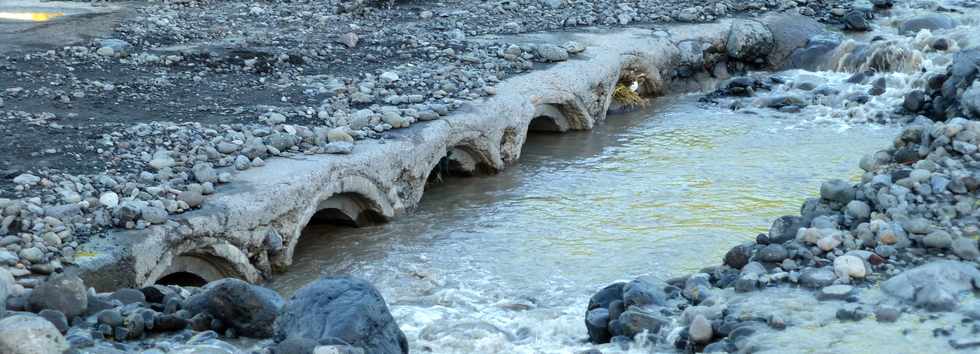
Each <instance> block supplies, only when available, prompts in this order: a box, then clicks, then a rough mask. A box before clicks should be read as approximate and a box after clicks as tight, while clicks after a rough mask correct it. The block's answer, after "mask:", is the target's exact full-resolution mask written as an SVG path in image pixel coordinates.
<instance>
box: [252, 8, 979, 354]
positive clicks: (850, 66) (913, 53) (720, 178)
mask: <svg viewBox="0 0 980 354" xmlns="http://www.w3.org/2000/svg"><path fill="white" fill-rule="evenodd" d="M930 11H931V10H928V9H921V8H911V9H909V8H904V7H900V8H899V9H896V10H894V11H893V12H892V14H893V15H892V17H889V16H885V18H884V19H881V20H879V21H877V22H876V23H875V26H876V29H875V32H873V33H870V34H865V35H861V36H857V37H854V41H856V42H860V41H869V40H871V38H874V37H875V36H880V37H882V38H884V39H886V41H885V42H882V41H877V40H876V41H875V42H873V43H872V44H871V47H872V48H876V49H875V50H877V49H883V50H885V52H882V53H886V52H887V53H886V54H887V55H884V56H885V57H887V58H888V60H891V61H892V62H890V63H884V64H882V63H875V64H874V65H878V66H879V67H869V66H868V65H867V63H870V61H869V62H867V63H862V62H855V61H854V60H853V58H854V56H853V55H852V52H848V51H853V52H855V53H856V52H857V49H854V48H857V47H859V46H857V45H856V43H855V42H848V41H845V43H844V45H843V46H842V48H845V49H844V50H841V51H840V52H839V53H837V54H836V57H834V58H833V59H834V60H835V61H832V62H830V63H828V65H827V67H826V69H831V70H837V71H838V72H830V71H817V72H807V71H800V70H794V71H787V72H782V73H778V74H777V75H778V76H780V77H782V78H783V79H784V80H782V81H785V82H786V83H785V84H783V85H779V86H778V87H775V88H774V89H773V90H772V91H771V92H767V93H764V94H763V95H764V96H778V95H799V96H802V97H804V98H805V100H806V101H808V102H809V104H808V106H807V107H804V108H802V109H801V110H799V111H798V112H795V113H783V112H781V111H779V110H775V109H769V108H764V107H761V106H764V105H765V104H764V103H762V102H764V101H765V99H746V100H743V101H742V103H740V104H739V105H738V106H740V107H747V108H744V109H739V110H734V111H733V110H731V109H729V106H730V103H732V102H731V101H724V102H721V103H719V104H708V103H700V102H698V99H697V98H698V96H696V95H683V96H675V97H667V98H661V99H657V100H655V101H654V102H653V104H652V105H651V108H648V109H645V110H643V111H640V112H634V113H629V114H625V115H613V116H610V117H609V118H608V120H607V121H606V122H604V123H601V124H598V125H597V127H596V128H595V129H594V130H593V131H590V132H572V133H567V134H562V135H548V134H532V135H531V136H529V138H528V142H527V144H526V145H525V147H524V151H523V153H522V156H521V159H520V161H519V163H517V164H516V165H514V166H511V167H510V168H509V169H507V170H505V171H503V172H501V173H500V174H497V175H492V176H481V177H471V178H465V179H462V178H460V179H450V180H447V181H446V182H445V183H442V184H439V185H434V186H430V187H429V188H428V190H427V191H426V192H425V195H424V197H423V200H422V201H421V203H420V204H419V206H418V207H417V208H416V209H415V210H413V211H411V212H410V213H408V214H407V215H402V216H399V217H397V218H395V219H394V220H392V221H391V222H389V223H386V224H382V225H377V226H370V227H363V228H345V227H340V226H333V225H311V226H310V227H308V228H307V230H305V232H304V235H303V238H302V239H301V240H300V243H299V245H298V247H297V249H296V253H295V262H294V264H293V266H292V267H291V268H290V270H289V272H287V273H285V274H282V275H279V276H277V277H276V278H274V279H273V280H272V281H271V282H270V283H268V284H266V285H267V286H270V287H272V288H274V289H277V290H278V291H280V292H281V293H283V294H284V295H289V294H290V293H292V292H293V291H295V290H296V289H298V288H299V287H301V286H303V285H305V284H307V283H308V282H310V281H313V280H315V279H316V278H318V277H320V276H329V275H354V276H358V277H363V278H366V279H368V280H370V281H371V282H373V283H374V284H375V285H376V286H377V287H378V288H379V289H380V291H381V292H382V293H383V294H384V296H385V298H386V299H387V301H388V303H389V305H390V307H391V309H392V313H393V315H394V316H395V318H396V320H397V321H398V323H399V324H400V326H401V328H402V330H403V331H404V332H405V334H406V335H407V336H408V338H409V343H410V345H411V349H412V351H413V352H435V353H569V352H575V351H577V350H581V349H586V348H589V347H590V346H589V345H588V344H587V343H585V340H586V338H587V335H586V329H585V325H584V323H583V321H584V312H585V307H586V303H587V301H588V298H589V297H590V296H591V295H592V294H593V293H594V292H595V291H596V290H597V289H598V288H600V287H602V286H604V285H607V284H609V283H611V282H613V281H616V280H628V279H632V278H633V277H635V276H638V275H646V274H649V275H653V276H656V277H659V278H662V279H666V278H669V277H672V276H679V275H683V274H687V273H690V272H692V271H697V270H698V269H700V268H702V267H706V266H711V265H717V264H718V263H719V262H720V259H721V257H722V255H723V254H724V252H726V251H727V250H728V249H729V248H730V247H732V246H734V245H736V244H739V243H741V242H745V241H747V240H749V239H751V238H753V237H755V235H756V234H757V233H760V232H765V231H766V230H767V229H768V226H769V225H770V223H771V222H772V220H773V219H774V218H776V217H778V216H781V215H789V214H798V213H799V206H800V205H801V204H802V202H803V200H804V199H805V198H808V197H812V196H815V195H818V191H819V186H820V183H821V182H822V181H824V180H827V179H831V178H845V179H848V178H849V179H852V180H856V179H859V178H860V173H861V171H859V170H858V169H857V162H858V160H859V159H860V158H861V156H862V155H864V154H868V153H873V152H875V151H877V150H879V149H882V148H885V147H887V146H888V145H889V144H890V143H891V141H892V138H893V137H894V136H895V134H896V133H897V132H898V131H899V129H900V127H899V126H897V125H890V124H878V122H881V121H888V120H890V119H888V118H890V117H892V112H893V111H894V109H895V108H896V107H898V106H900V104H901V100H902V99H903V97H904V95H905V93H907V92H908V91H909V90H911V89H913V88H921V87H922V86H923V85H924V82H925V78H926V76H925V74H923V71H931V72H935V71H941V70H944V69H942V68H944V67H945V66H946V65H947V64H948V63H949V55H948V52H941V51H935V50H932V49H930V45H931V43H932V42H933V40H934V39H935V38H938V37H939V36H945V38H948V39H951V40H952V41H953V42H954V46H955V47H954V48H952V49H951V50H950V51H949V52H955V51H956V50H957V48H966V47H969V46H975V45H976V41H977V38H978V37H976V35H975V31H974V30H975V28H976V20H974V19H973V18H974V17H975V16H972V15H969V13H967V14H959V13H953V14H952V15H953V16H954V17H955V18H957V20H958V21H959V24H960V26H959V27H957V28H954V29H951V30H943V31H940V32H937V33H932V32H929V31H923V32H920V33H918V35H914V36H912V35H909V36H902V35H900V34H898V33H897V31H896V29H895V28H896V27H897V26H898V23H900V21H899V19H901V18H908V17H910V16H915V15H919V14H923V13H930ZM875 46H878V47H875ZM879 47H881V48H879ZM885 47H887V48H885ZM896 53H897V54H896ZM893 54H894V55H893ZM881 65H885V66H889V67H888V68H882V67H880V66H881ZM869 68H872V69H888V70H886V71H895V72H892V73H880V74H875V78H878V77H884V78H885V80H886V82H887V87H888V90H887V91H886V92H885V94H883V95H880V96H870V97H868V99H867V102H866V103H864V104H859V103H856V102H855V100H853V99H851V98H853V97H854V96H853V95H854V94H860V93H865V92H868V90H869V89H870V87H871V86H870V80H868V81H865V83H863V84H852V83H847V79H848V77H849V76H850V75H851V74H850V73H848V72H854V71H858V70H865V69H869ZM807 87H809V88H807ZM814 87H815V88H818V89H814ZM820 88H823V89H824V90H821V89H820ZM819 92H823V93H819ZM827 92H830V93H827ZM883 118H884V119H883ZM766 291H768V292H771V293H772V298H773V299H774V301H773V302H772V303H767V304H760V305H759V306H760V307H762V308H766V309H767V311H769V310H773V309H776V310H779V311H782V312H783V313H785V314H787V316H790V317H791V318H792V321H794V322H795V323H793V325H791V326H790V328H789V329H787V330H786V331H782V332H776V333H770V334H767V335H764V336H759V337H760V339H758V341H759V342H761V343H763V346H764V347H768V348H769V349H773V348H776V349H778V348H788V347H792V348H794V350H793V351H794V352H814V353H824V352H827V353H830V352H855V353H863V352H880V353H898V352H929V351H931V350H933V349H936V348H945V344H943V343H942V341H941V339H934V338H931V337H929V334H928V333H927V332H928V328H934V327H935V326H937V325H943V324H944V323H945V322H941V321H942V319H938V320H937V319H926V318H923V319H921V320H922V321H940V322H937V323H932V322H930V323H926V324H921V323H920V324H917V323H918V322H917V321H916V320H915V319H912V318H910V317H904V318H903V320H902V321H900V323H898V324H896V325H895V326H894V327H886V326H871V327H873V328H870V327H868V326H865V325H862V324H861V323H841V322H839V321H836V320H835V319H834V318H833V311H832V310H827V311H824V310H820V309H819V308H820V306H821V304H820V303H818V302H816V301H814V300H813V297H812V296H811V295H807V294H802V295H800V294H793V293H794V291H796V290H792V289H769V290H766ZM897 328H911V329H910V330H909V331H910V332H908V333H907V334H906V335H905V336H899V335H898V334H899V332H900V330H899V329H897ZM817 333H819V335H816V334H817ZM872 339H876V340H875V341H873V342H869V341H870V340H872ZM869 343H872V345H873V346H874V347H868V346H867V345H869ZM601 349H603V350H604V351H607V352H608V351H619V349H618V348H613V347H611V346H610V345H606V346H604V347H602V348H601ZM662 349H669V348H662ZM649 350H650V349H641V350H640V351H641V352H648V351H649ZM776 352H780V350H777V351H776Z"/></svg>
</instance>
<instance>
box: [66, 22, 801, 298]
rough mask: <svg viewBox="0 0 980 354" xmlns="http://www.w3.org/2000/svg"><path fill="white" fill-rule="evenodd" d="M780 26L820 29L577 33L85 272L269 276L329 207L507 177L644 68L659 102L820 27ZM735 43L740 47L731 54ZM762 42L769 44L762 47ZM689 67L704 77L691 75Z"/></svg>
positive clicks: (358, 206) (87, 255)
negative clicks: (564, 57)
mask: <svg viewBox="0 0 980 354" xmlns="http://www.w3.org/2000/svg"><path fill="white" fill-rule="evenodd" d="M787 17H788V18H791V19H798V20H799V21H792V20H786V19H787ZM773 24H780V26H793V27H795V26H801V24H802V25H804V26H811V27H816V26H817V25H816V24H815V23H813V20H811V19H807V18H804V17H801V16H793V15H780V16H773V17H770V18H767V19H763V20H761V22H760V21H755V20H733V21H725V22H721V23H716V24H700V25H697V26H678V27H670V28H669V29H667V30H665V31H650V30H640V29H631V30H625V31H619V32H616V33H612V34H595V33H593V34H577V35H575V36H574V37H575V38H574V39H575V40H576V41H579V42H581V43H583V44H586V45H587V46H588V50H587V51H586V52H584V53H582V54H580V55H579V56H578V57H576V58H577V59H573V60H571V61H567V62H562V63H560V64H556V65H553V66H551V67H549V68H547V69H544V70H537V71H533V72H530V73H527V74H524V75H520V76H517V77H513V78H510V79H508V80H505V81H504V82H502V83H501V84H500V85H498V86H497V92H498V94H497V95H496V96H492V97H489V98H487V99H483V100H479V101H472V102H469V103H467V104H466V105H464V106H463V107H462V108H460V109H458V110H456V111H455V112H453V113H451V114H450V115H449V116H447V117H443V118H442V119H440V120H436V121H431V122H422V123H418V124H415V125H412V126H411V127H410V128H407V129H397V130H392V131H390V132H389V133H388V138H387V139H385V140H362V141H358V142H357V144H356V145H355V147H354V151H353V153H352V154H350V155H313V156H296V157H294V158H276V159H271V160H269V161H267V165H266V166H265V167H263V168H257V169H251V170H248V171H243V172H239V173H237V174H236V175H235V176H234V179H233V181H232V183H230V184H228V185H226V186H223V187H221V188H220V189H219V190H218V191H217V193H216V194H214V195H212V196H209V197H208V198H207V200H206V201H205V203H204V204H203V206H202V207H201V209H199V210H195V211H192V212H188V213H185V214H181V215H177V216H172V217H171V220H170V222H168V223H166V224H164V225H160V226H153V227H150V228H147V229H144V230H132V231H116V232H112V233H110V234H108V235H107V237H105V238H101V239H93V240H92V241H90V242H89V243H87V244H85V245H83V247H82V249H81V252H79V253H80V254H81V256H79V257H78V260H77V267H75V268H74V269H73V270H72V271H74V272H77V273H79V274H80V275H81V276H82V277H83V278H85V280H86V283H87V284H90V285H91V286H95V287H97V288H100V289H112V288H117V287H124V286H125V287H139V286H145V285H149V284H153V283H155V282H157V281H158V280H159V279H161V278H163V277H165V276H168V275H171V274H175V273H181V272H184V273H190V274H193V275H195V276H197V277H199V278H201V279H203V280H206V281H212V280H215V279H218V278H222V277H237V278H242V279H245V280H247V281H250V282H256V281H260V280H262V279H263V278H265V277H268V276H270V275H272V273H273V271H274V270H280V269H285V268H286V267H288V266H289V265H290V263H291V262H292V257H293V252H294V251H295V248H296V245H297V243H298V241H299V239H300V236H301V234H302V231H303V229H304V228H305V227H306V225H307V224H308V223H309V222H310V220H311V219H312V218H314V216H315V215H316V216H318V217H323V218H326V219H328V220H331V221H334V222H341V223H346V224H353V225H364V224H367V223H371V222H377V221H383V220H386V219H389V218H392V217H394V216H396V215H398V214H399V213H402V212H404V211H405V210H407V209H408V208H410V207H412V206H414V205H415V204H416V203H417V202H418V201H419V200H420V199H421V197H422V193H423V192H424V189H425V185H426V181H427V179H428V177H429V175H430V173H431V172H432V171H433V168H435V167H437V165H439V164H440V162H441V161H443V162H446V161H447V160H448V162H449V164H450V165H451V166H452V168H453V169H455V170H456V171H457V172H464V173H473V172H478V171H479V172H489V173H493V172H495V171H499V170H501V169H503V168H505V167H506V166H508V165H509V164H511V163H513V162H514V161H516V160H517V159H518V158H519V157H520V154H521V148H522V146H523V144H524V142H525V139H526V137H527V134H528V131H529V130H531V129H534V130H545V131H555V132H564V131H568V130H589V129H591V128H592V127H593V126H594V125H595V124H596V122H599V121H602V120H604V119H605V118H606V112H607V111H608V110H609V108H610V104H611V102H612V94H613V91H614V89H615V86H616V84H617V83H618V82H619V81H620V80H621V78H622V77H623V76H624V75H625V74H626V73H627V72H629V73H640V74H642V75H639V77H641V79H640V80H641V81H642V82H636V84H637V85H638V87H639V93H640V94H641V95H645V96H654V95H660V94H664V93H666V92H671V91H673V92H678V91H690V90H703V89H707V88H712V87H713V84H714V82H715V81H716V80H715V79H713V78H712V77H710V75H708V74H707V73H706V71H705V68H712V67H714V65H715V64H716V63H718V62H723V61H730V62H732V63H734V62H736V61H744V60H746V59H745V58H751V59H752V60H753V62H752V63H753V64H756V65H758V64H769V65H773V64H776V63H779V62H781V61H782V60H783V59H785V58H783V57H774V55H775V54H774V53H775V52H779V50H776V51H773V48H777V49H779V48H781V49H783V50H782V53H788V52H789V51H787V50H785V49H786V48H796V47H800V46H803V45H805V43H806V38H807V36H808V35H809V34H812V33H805V32H807V31H797V32H801V33H800V34H798V35H780V33H785V32H787V31H785V30H773V29H770V26H774V25H773ZM744 31H766V32H768V33H756V35H744ZM774 33H775V34H776V35H774ZM736 34H737V35H736ZM531 37H532V38H530V40H531V41H534V40H535V39H534V38H533V37H534V36H533V35H532V36H531ZM733 40H737V41H739V43H729V41H733ZM753 41H758V43H756V42H753ZM732 48H736V50H737V51H738V53H737V55H735V54H736V53H729V52H731V51H732ZM753 48H760V51H764V52H758V53H751V52H752V51H753V50H754V49H753ZM746 53H749V54H750V55H746ZM782 55H788V54H781V55H780V56H782ZM736 57H739V58H736ZM760 58H762V59H760ZM739 65H741V64H739ZM682 68H686V69H688V71H689V72H692V73H693V74H692V75H678V72H680V69H682ZM679 76H686V77H684V78H681V77H679ZM632 77H636V76H632ZM444 158H445V159H447V160H443V159H444Z"/></svg>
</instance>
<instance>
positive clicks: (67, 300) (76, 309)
mask: <svg viewBox="0 0 980 354" xmlns="http://www.w3.org/2000/svg"><path fill="white" fill-rule="evenodd" d="M29 303H30V307H31V310H32V311H35V312H40V311H41V310H44V309H51V310H57V311H61V313H63V314H65V316H67V317H68V318H74V317H75V316H79V315H82V314H84V313H85V310H87V309H88V294H87V293H86V291H85V283H83V282H82V279H80V278H78V277H77V276H74V275H65V274H56V275H52V276H51V277H49V278H48V280H47V281H45V282H44V283H41V285H39V286H38V287H37V288H35V289H34V291H33V292H31V297H30V299H29Z"/></svg>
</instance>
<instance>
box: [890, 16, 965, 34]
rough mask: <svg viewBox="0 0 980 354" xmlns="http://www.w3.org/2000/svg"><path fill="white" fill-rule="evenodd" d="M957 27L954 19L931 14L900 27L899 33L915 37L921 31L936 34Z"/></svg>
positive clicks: (908, 21)
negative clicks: (938, 31)
mask: <svg viewBox="0 0 980 354" xmlns="http://www.w3.org/2000/svg"><path fill="white" fill-rule="evenodd" d="M953 27H956V21H955V20H953V18H952V17H949V16H946V15H941V14H929V15H923V16H918V17H914V18H912V19H909V20H907V21H905V22H902V24H901V25H899V26H898V33H900V34H905V35H914V34H916V33H919V31H921V30H929V31H932V32H935V31H937V30H943V29H950V28H953Z"/></svg>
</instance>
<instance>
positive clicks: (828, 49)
mask: <svg viewBox="0 0 980 354" xmlns="http://www.w3.org/2000/svg"><path fill="white" fill-rule="evenodd" d="M841 41H842V40H841V38H840V36H837V35H834V34H821V35H816V36H813V37H811V38H809V39H807V42H806V46H804V47H802V48H797V49H796V50H794V51H793V54H791V55H790V57H789V58H788V60H787V61H786V63H785V65H784V68H785V69H807V70H820V69H829V68H831V67H832V66H833V64H832V63H831V60H830V59H831V58H832V57H833V53H834V49H837V47H839V46H840V44H841Z"/></svg>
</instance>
